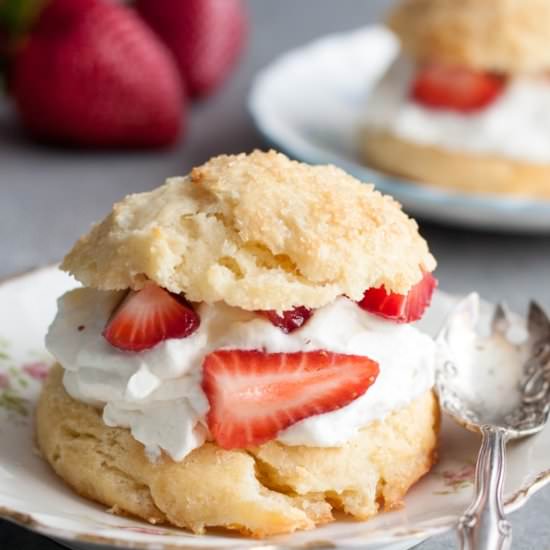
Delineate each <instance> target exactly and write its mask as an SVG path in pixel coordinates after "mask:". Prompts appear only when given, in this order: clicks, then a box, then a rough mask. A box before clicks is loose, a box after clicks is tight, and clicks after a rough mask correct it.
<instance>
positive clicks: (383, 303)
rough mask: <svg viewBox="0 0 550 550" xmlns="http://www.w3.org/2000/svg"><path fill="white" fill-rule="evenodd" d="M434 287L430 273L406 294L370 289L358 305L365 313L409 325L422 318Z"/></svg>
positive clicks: (382, 289) (380, 288)
mask: <svg viewBox="0 0 550 550" xmlns="http://www.w3.org/2000/svg"><path fill="white" fill-rule="evenodd" d="M436 287H437V279H436V278H435V277H434V276H433V275H432V274H431V273H425V274H424V277H423V278H422V280H421V281H420V282H419V283H417V284H416V285H415V286H413V287H412V288H411V290H409V292H408V293H407V294H396V293H394V292H387V290H386V289H385V288H384V287H379V288H370V289H369V290H367V291H366V292H365V294H364V296H363V299H362V300H361V301H360V302H358V304H359V306H360V307H361V308H363V309H364V310H365V311H368V312H370V313H373V314H375V315H379V316H380V317H385V318H386V319H390V320H393V321H396V322H398V323H411V322H413V321H418V320H419V319H421V318H422V315H423V314H424V311H426V308H427V307H428V306H429V305H430V302H431V299H432V294H433V292H434V290H435V289H436Z"/></svg>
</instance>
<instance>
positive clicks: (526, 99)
mask: <svg viewBox="0 0 550 550" xmlns="http://www.w3.org/2000/svg"><path fill="white" fill-rule="evenodd" d="M414 74H415V66H414V64H413V63H412V62H410V61H409V60H407V59H405V58H404V57H398V58H397V59H396V60H395V61H394V63H393V65H392V66H391V67H390V68H389V70H388V72H387V73H386V75H385V76H384V77H383V78H382V80H381V81H380V82H379V83H378V84H377V85H376V86H375V88H374V89H373V90H372V91H371V92H370V95H369V100H368V105H367V111H366V115H365V124H366V125H367V126H370V127H375V128H378V129H381V130H386V131H388V132H390V133H392V134H393V135H396V136H398V137H400V138H401V139H405V140H408V141H413V142H415V143H419V144H422V145H433V146H436V147H438V148H442V149H447V150H451V151H460V152H469V153H475V154H480V155H497V156H499V157H504V158H508V159H511V160H518V161H525V162H531V163H544V164H547V163H550V78H548V77H539V78H534V77H528V76H517V77H515V78H510V80H509V81H508V83H507V84H506V87H505V89H504V91H503V93H502V94H501V95H500V96H499V97H497V99H496V100H495V101H494V102H493V103H491V104H490V105H489V106H487V107H485V108H483V109H480V110H479V111H474V112H472V113H458V112H455V111H451V110H443V109H430V108H428V107H423V106H422V105H421V104H419V103H416V102H415V101H413V100H411V99H410V97H409V92H410V88H411V83H412V79H413V78H414Z"/></svg>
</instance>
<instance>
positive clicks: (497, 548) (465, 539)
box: [458, 425, 512, 550]
mask: <svg viewBox="0 0 550 550" xmlns="http://www.w3.org/2000/svg"><path fill="white" fill-rule="evenodd" d="M481 434H482V436H483V439H482V442H481V449H480V450H479V455H478V457H477V465H476V479H475V497H474V500H473V501H472V503H471V504H470V506H469V507H468V509H467V510H466V512H465V513H464V515H463V516H462V517H461V518H460V520H459V522H458V534H459V538H460V546H461V548H462V550H508V549H509V548H510V547H511V543H512V526H511V525H510V523H509V522H508V521H507V520H506V518H505V516H504V508H503V505H502V485H503V481H504V453H505V449H506V440H507V436H506V432H505V431H504V430H503V429H501V428H497V427H495V426H490V425H485V426H482V427H481Z"/></svg>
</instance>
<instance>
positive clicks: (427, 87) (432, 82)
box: [411, 65, 505, 113]
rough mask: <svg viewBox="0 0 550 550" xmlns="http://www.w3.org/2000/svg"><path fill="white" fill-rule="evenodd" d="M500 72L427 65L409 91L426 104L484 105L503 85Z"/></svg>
mask: <svg viewBox="0 0 550 550" xmlns="http://www.w3.org/2000/svg"><path fill="white" fill-rule="evenodd" d="M504 84H505V81H504V79H503V78H502V77H501V76H497V75H494V74H490V73H483V72H476V71H472V70H469V69H466V68H462V67H447V66H445V65H426V66H424V67H422V68H421V69H420V70H419V71H418V73H417V75H416V78H415V81H414V83H413V85H412V89H411V95H412V97H413V98H414V99H415V100H416V101H418V102H419V103H423V104H424V105H427V106H428V107H433V108H440V109H454V110H456V111H462V112H465V113H467V112H469V111H475V110H477V109H481V108H483V107H486V106H487V105H489V104H490V103H491V102H493V101H494V100H495V99H496V98H497V97H498V96H499V95H500V93H501V92H502V90H503V89H504Z"/></svg>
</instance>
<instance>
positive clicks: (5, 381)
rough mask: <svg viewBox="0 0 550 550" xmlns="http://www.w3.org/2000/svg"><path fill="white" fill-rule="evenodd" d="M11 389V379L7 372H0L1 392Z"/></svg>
mask: <svg viewBox="0 0 550 550" xmlns="http://www.w3.org/2000/svg"><path fill="white" fill-rule="evenodd" d="M9 387H10V379H9V378H8V375H7V374H6V373H5V372H0V390H5V389H6V388H9Z"/></svg>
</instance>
